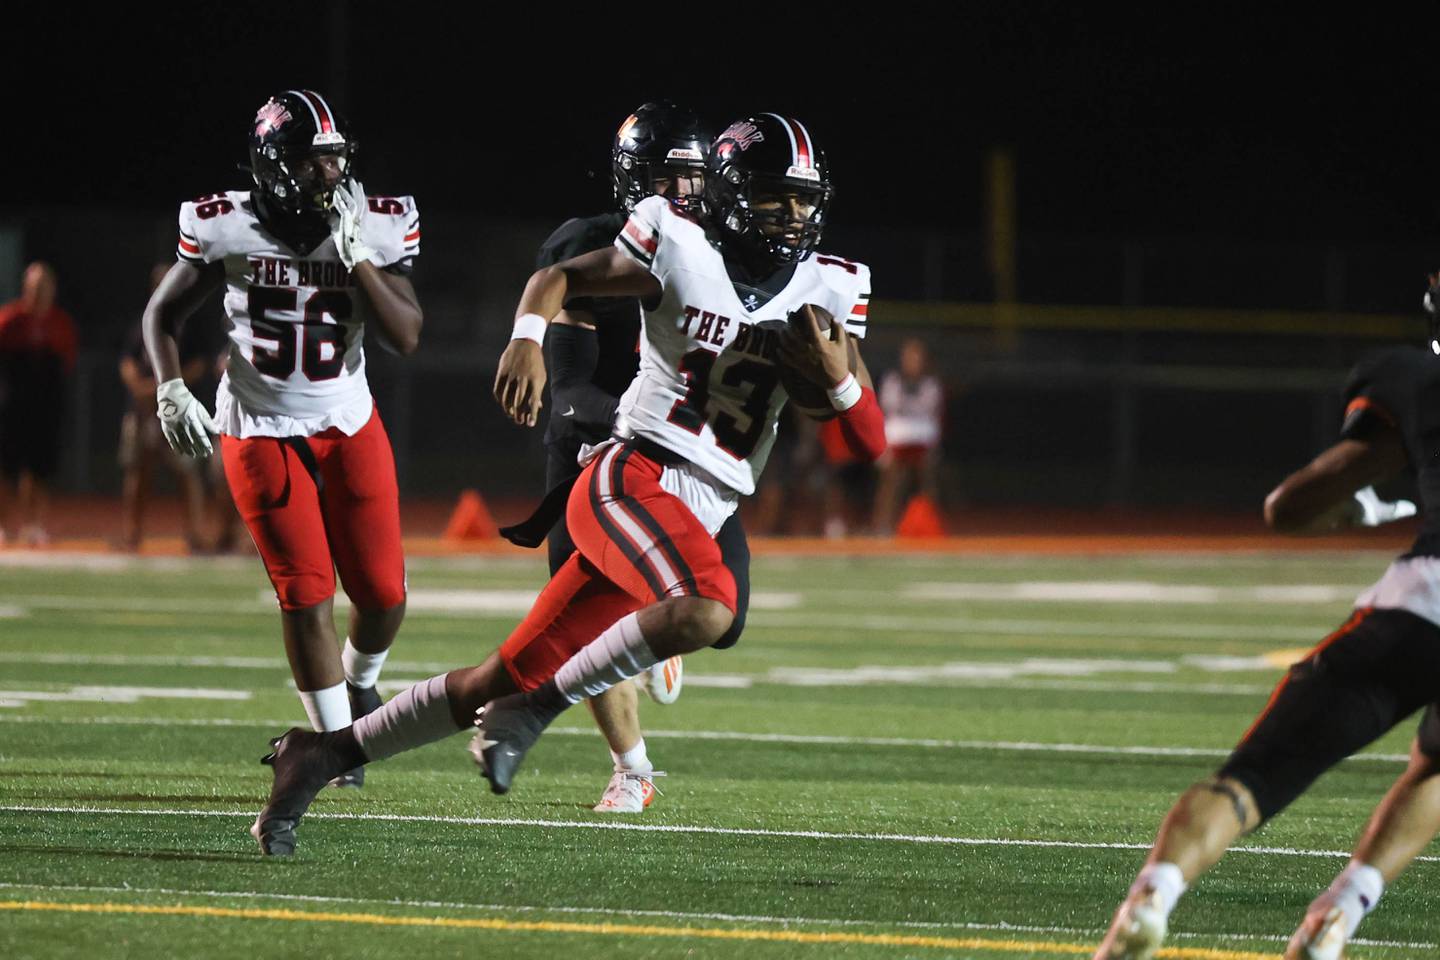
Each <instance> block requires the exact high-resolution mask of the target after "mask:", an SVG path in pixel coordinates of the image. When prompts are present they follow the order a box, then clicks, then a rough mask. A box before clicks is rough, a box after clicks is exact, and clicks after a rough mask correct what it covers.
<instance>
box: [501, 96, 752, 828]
mask: <svg viewBox="0 0 1440 960" xmlns="http://www.w3.org/2000/svg"><path fill="white" fill-rule="evenodd" d="M710 140H711V136H710V134H709V133H707V132H706V128H705V125H704V124H703V123H702V122H701V120H700V118H699V116H698V115H696V113H695V112H694V111H693V110H690V109H688V108H685V107H681V106H678V105H676V104H674V103H671V102H669V101H665V102H661V103H647V104H644V105H643V106H641V107H640V108H639V109H637V110H636V111H635V112H634V113H633V114H631V115H630V116H629V117H628V118H626V120H625V122H624V123H623V124H621V126H620V129H619V131H618V132H617V133H616V134H615V140H614V144H613V146H612V149H611V154H610V161H611V163H610V168H611V182H612V186H613V189H614V197H615V206H616V209H615V211H614V212H612V213H605V214H601V215H599V216H596V217H588V218H585V219H575V220H569V221H567V222H566V223H564V224H563V225H562V226H561V227H560V228H559V229H558V230H556V231H555V232H554V233H553V234H552V235H551V236H550V238H549V239H548V240H546V241H545V244H544V245H543V246H542V247H541V248H540V255H539V257H538V263H537V267H539V268H544V267H549V266H552V265H554V264H556V263H559V262H561V261H563V260H569V259H571V258H573V257H577V256H580V255H581V254H585V253H590V252H591V251H593V250H600V249H605V248H608V247H609V246H610V245H611V244H613V243H614V242H615V236H616V234H618V233H619V232H620V230H621V229H622V228H623V227H624V226H625V221H626V219H627V218H628V217H629V216H630V213H631V212H632V211H633V210H634V209H635V205H636V204H637V203H639V202H641V201H642V200H644V199H645V198H647V197H650V196H653V195H659V196H663V197H665V199H667V200H669V201H670V203H671V204H673V205H674V206H675V207H677V208H678V209H681V210H686V211H690V212H691V213H693V214H695V215H699V214H700V212H701V203H702V202H703V199H704V198H703V194H702V191H703V188H704V183H705V158H706V156H707V155H708V153H709V151H710ZM640 315H641V309H640V302H639V301H638V300H636V299H635V298H634V297H588V298H578V297H576V298H571V299H570V300H569V301H567V302H566V304H565V308H564V309H563V310H561V311H560V313H559V314H557V315H556V316H555V319H554V320H553V321H552V323H551V325H550V328H549V330H548V331H547V333H546V335H545V353H546V364H547V366H548V368H549V372H550V396H551V401H552V409H551V411H550V422H549V424H548V425H547V427H546V429H545V446H546V450H547V452H548V456H547V459H546V464H545V480H546V488H547V489H552V490H553V489H555V488H556V487H557V486H560V485H561V484H567V485H568V484H573V482H574V480H575V478H576V477H578V476H579V475H580V463H579V458H580V456H581V451H582V450H583V449H585V448H586V447H587V446H594V445H596V444H599V443H602V442H604V441H605V440H606V439H607V438H608V437H609V436H610V431H611V429H612V428H613V426H614V423H615V413H616V409H617V407H618V406H619V403H620V395H621V394H622V393H624V392H625V388H626V387H628V386H629V385H630V382H631V381H632V380H634V379H635V373H636V371H637V369H638V367H639V355H638V344H639V338H640ZM551 504H552V509H551V510H550V511H548V512H547V511H544V510H542V511H540V512H538V513H537V515H536V516H535V517H532V518H531V519H530V520H527V521H526V522H525V524H523V525H521V527H522V528H532V529H533V528H536V527H539V528H541V529H543V528H544V526H545V524H546V523H547V522H549V521H551V519H552V516H553V515H554V514H559V516H555V517H553V525H552V526H551V528H550V530H549V536H548V538H547V546H548V548H549V555H550V556H549V559H550V573H551V575H552V576H553V575H554V574H556V573H558V572H559V570H560V568H561V567H562V566H563V565H564V563H565V561H566V560H568V559H569V558H570V555H571V554H572V553H574V552H575V542H574V540H573V539H571V537H570V531H569V528H568V526H567V524H566V522H565V517H564V512H563V509H561V508H563V503H561V502H558V500H556V501H551ZM501 532H502V534H506V535H507V536H510V537H511V538H512V539H514V540H515V542H517V543H522V544H525V545H531V546H533V545H537V543H536V541H538V536H535V533H538V530H536V531H535V533H531V532H530V531H528V530H517V528H506V530H502V531H501ZM527 534H528V536H527ZM715 542H716V543H718V544H719V545H720V551H721V553H722V554H723V555H724V556H725V558H726V565H727V566H728V567H729V568H730V570H731V571H732V572H733V573H734V574H735V587H736V590H735V592H736V613H735V622H734V623H733V624H731V627H730V629H729V630H728V631H727V632H726V634H725V636H724V637H722V638H721V639H720V640H719V641H717V643H716V644H715V646H717V647H729V646H732V645H733V644H734V643H735V642H736V641H737V640H738V639H739V637H740V631H741V630H742V629H743V625H744V620H745V610H746V608H747V606H748V605H749V595H750V583H749V568H750V549H749V545H748V544H747V542H746V539H745V531H744V529H743V528H742V527H741V525H740V517H739V515H738V514H732V515H731V516H730V518H729V519H727V520H726V521H725V523H724V524H723V525H722V526H721V527H720V531H719V533H717V534H716V535H715ZM682 670H683V664H682V661H681V658H679V657H671V658H670V659H668V660H665V661H664V662H662V663H657V664H655V665H654V666H652V667H651V668H650V669H649V670H648V671H646V672H645V673H644V674H642V675H641V676H640V677H637V678H636V681H637V683H640V684H641V686H642V689H644V690H645V691H646V692H647V693H649V694H650V695H651V697H652V698H654V699H655V700H656V701H657V702H659V703H672V702H674V700H675V698H676V697H678V696H679V694H680V687H681V682H682V677H683V673H682ZM635 688H636V684H632V683H630V682H629V681H626V682H625V683H620V684H617V685H615V686H614V687H611V688H610V689H609V690H607V691H605V692H604V693H602V694H600V695H599V696H597V697H594V698H592V699H591V700H589V701H588V704H589V706H590V709H591V712H592V713H593V714H594V716H595V722H596V725H597V726H599V728H600V731H601V733H602V734H603V735H604V737H605V739H606V741H607V742H608V743H609V745H610V753H611V758H612V760H613V761H614V772H613V774H612V775H611V778H610V782H609V784H608V785H607V786H606V788H605V792H604V794H603V795H602V796H601V798H600V802H599V803H598V804H596V805H595V810H596V811H597V812H601V813H640V812H641V811H643V810H644V809H645V808H646V807H648V806H649V805H650V803H651V801H652V800H653V799H654V796H655V783H654V767H653V766H652V764H651V762H650V758H649V756H648V754H647V751H646V748H645V740H644V737H642V736H641V733H640V719H639V712H638V709H637V703H636V692H635Z"/></svg>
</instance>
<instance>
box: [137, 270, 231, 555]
mask: <svg viewBox="0 0 1440 960" xmlns="http://www.w3.org/2000/svg"><path fill="white" fill-rule="evenodd" d="M169 269H170V265H169V264H168V263H161V264H156V265H155V267H154V268H153V269H152V270H151V271H150V292H151V293H154V292H155V288H156V287H158V286H159V285H160V281H161V280H163V279H164V278H165V274H166V272H167V271H169ZM185 347H186V343H185V341H183V340H182V343H181V357H180V363H181V366H182V368H183V371H184V374H183V375H184V377H185V379H186V380H187V381H190V382H194V381H197V380H203V379H204V377H205V374H206V373H207V369H206V368H207V366H208V363H207V357H206V356H205V355H204V354H203V353H202V354H200V355H196V353H195V352H194V351H193V350H186V349H185ZM120 380H121V381H122V382H123V383H124V384H125V387H126V389H127V390H128V391H129V394H130V402H129V405H128V406H127V408H126V410H125V415H124V417H123V418H122V419H121V423H120V469H121V471H122V473H123V474H124V478H123V480H122V482H121V488H120V498H121V501H120V502H121V526H120V542H119V544H118V546H119V547H120V549H122V550H129V551H136V550H139V549H140V544H141V542H142V541H143V540H144V539H145V529H144V528H145V506H146V501H147V500H148V499H149V494H150V483H151V478H152V475H153V473H154V469H155V465H156V464H157V463H160V464H164V465H165V467H166V468H167V469H168V470H169V471H170V472H171V474H173V475H174V477H175V481H176V483H177V484H178V485H179V488H180V493H181V496H182V497H183V498H184V504H185V510H184V515H183V523H184V532H185V533H184V535H185V547H186V549H187V550H188V551H189V552H191V553H198V552H200V551H201V550H203V549H204V546H205V544H204V540H203V539H202V537H201V534H200V530H201V527H202V525H203V523H204V513H205V489H204V484H203V482H202V479H201V471H202V470H204V469H205V466H204V464H202V463H200V462H199V461H195V460H191V459H190V458H188V457H183V456H181V455H180V454H178V453H176V452H175V451H174V450H171V449H170V445H169V444H168V443H166V442H165V435H164V433H163V432H162V431H161V429H160V421H159V420H158V419H156V416H155V403H156V401H155V386H156V384H155V371H154V370H153V369H152V368H151V366H150V358H149V357H148V356H147V355H146V353H145V339H144V336H143V335H142V332H141V329H140V321H139V320H136V321H135V323H134V324H133V325H132V326H131V328H130V331H129V333H127V334H126V336H125V346H124V349H123V350H122V352H121V354H120ZM212 459H217V460H218V455H217V456H216V457H214V458H212ZM221 482H222V484H223V480H222V481H221ZM234 512H235V511H234V508H233V507H232V508H231V509H230V513H232V514H233V513H234ZM230 526H231V528H232V530H233V526H234V524H233V523H232V524H231V525H230ZM231 538H232V540H233V532H232V535H231Z"/></svg>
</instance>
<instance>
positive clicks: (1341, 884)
mask: <svg viewBox="0 0 1440 960" xmlns="http://www.w3.org/2000/svg"><path fill="white" fill-rule="evenodd" d="M1330 892H1331V893H1332V894H1334V896H1335V906H1337V907H1339V908H1340V909H1341V910H1343V911H1344V912H1345V925H1346V928H1347V929H1346V931H1345V936H1346V939H1349V938H1350V937H1352V936H1354V935H1355V928H1356V927H1358V926H1360V921H1361V920H1363V919H1364V918H1365V915H1366V914H1368V913H1369V912H1370V911H1371V910H1374V909H1375V906H1376V905H1377V904H1378V903H1379V902H1380V895H1381V894H1382V893H1384V892H1385V877H1384V875H1383V874H1381V873H1380V871H1379V870H1377V869H1375V868H1374V867H1372V866H1370V865H1369V864H1365V863H1361V862H1360V861H1358V860H1351V861H1350V863H1349V865H1348V866H1346V867H1345V869H1344V870H1341V871H1340V875H1339V876H1338V877H1336V878H1335V880H1334V882H1332V883H1331V884H1330Z"/></svg>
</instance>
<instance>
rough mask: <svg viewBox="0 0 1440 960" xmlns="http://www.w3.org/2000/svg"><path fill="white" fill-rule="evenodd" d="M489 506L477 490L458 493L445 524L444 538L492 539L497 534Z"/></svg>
mask: <svg viewBox="0 0 1440 960" xmlns="http://www.w3.org/2000/svg"><path fill="white" fill-rule="evenodd" d="M499 535H500V534H499V530H498V529H497V528H496V526H495V520H494V518H493V517H491V516H490V508H489V507H487V506H485V500H484V498H483V497H481V496H480V491H478V490H466V491H464V492H462V493H461V494H460V500H459V501H458V502H457V503H456V504H455V511H454V512H453V513H451V514H450V522H449V523H447V524H446V525H445V535H444V538H445V539H446V540H492V539H494V538H495V537H497V536H499Z"/></svg>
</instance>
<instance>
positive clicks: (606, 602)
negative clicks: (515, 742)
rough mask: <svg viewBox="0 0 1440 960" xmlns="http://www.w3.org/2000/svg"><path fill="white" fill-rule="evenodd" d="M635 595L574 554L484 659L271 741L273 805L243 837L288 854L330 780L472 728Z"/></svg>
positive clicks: (624, 607) (272, 852) (551, 668)
mask: <svg viewBox="0 0 1440 960" xmlns="http://www.w3.org/2000/svg"><path fill="white" fill-rule="evenodd" d="M635 605H636V601H635V600H634V598H632V597H630V596H629V595H628V594H625V593H624V592H623V591H620V590H619V589H618V588H616V587H615V586H614V585H613V584H610V583H609V582H608V581H605V580H604V579H603V578H602V577H599V576H598V572H597V571H596V570H595V568H594V567H593V566H589V565H584V566H582V564H581V559H580V557H579V556H578V555H576V556H575V557H574V558H573V560H572V562H570V563H567V564H566V565H565V566H564V567H562V568H561V570H560V572H559V573H558V574H557V575H556V576H555V577H553V578H552V579H551V580H550V582H549V583H548V584H547V585H546V587H545V589H544V590H542V591H541V593H540V596H539V597H538V598H537V599H536V601H535V605H534V607H532V608H531V611H530V613H529V615H527V616H526V618H525V620H524V621H522V622H521V624H520V626H518V627H517V628H516V629H515V631H514V632H513V633H512V634H511V635H510V638H509V639H507V640H506V642H505V643H504V644H503V645H502V646H501V648H500V649H499V650H497V651H496V652H495V653H493V654H491V656H490V657H488V658H487V659H486V660H485V661H484V662H483V663H481V664H479V665H477V666H473V667H464V668H461V669H458V670H452V671H450V672H449V673H444V674H440V675H438V676H434V677H431V678H430V679H428V680H424V681H421V682H420V683H417V684H415V685H413V686H411V687H409V688H407V689H405V690H402V691H401V692H400V693H399V694H397V695H396V696H394V697H393V698H391V699H390V700H389V701H388V702H386V703H385V704H384V705H383V706H381V707H380V708H379V709H378V710H375V711H374V712H373V713H370V714H368V715H366V716H364V717H361V718H360V719H359V720H357V721H356V722H355V723H354V724H353V725H352V726H351V727H348V728H346V729H344V730H340V731H338V732H324V733H308V732H306V731H302V730H295V729H292V730H290V731H288V732H287V733H286V734H285V735H284V736H282V737H278V738H276V739H275V740H272V741H271V746H272V747H274V748H275V749H274V752H273V753H272V754H271V755H270V756H268V757H266V758H265V762H266V763H268V764H269V765H271V766H272V767H273V768H274V782H273V783H272V784H271V789H270V799H269V802H268V803H267V804H266V805H265V808H264V809H263V810H262V811H261V812H260V815H259V816H258V817H257V818H256V820H255V823H254V825H252V827H251V829H250V832H251V834H252V835H253V836H254V837H255V839H256V840H257V841H258V842H259V843H260V849H261V851H262V852H264V853H265V854H267V855H271V856H288V855H289V854H290V853H292V852H294V848H295V828H296V826H297V825H298V824H299V822H300V819H301V817H302V816H304V813H305V811H306V809H308V807H309V805H310V803H311V801H312V800H314V798H315V795H316V793H318V792H319V790H320V789H321V788H322V787H323V786H324V785H325V784H326V783H327V782H329V781H330V780H331V779H332V778H334V777H336V776H338V775H340V774H341V773H343V772H345V771H348V770H351V769H353V768H356V767H359V766H362V765H364V764H366V763H369V762H372V761H375V760H384V759H387V758H389V757H392V756H394V755H395V754H397V753H402V752H404V751H407V750H412V749H414V748H416V747H420V746H424V745H425V744H428V743H433V742H435V741H437V740H442V739H444V738H445V737H448V736H451V735H452V734H455V733H457V732H459V731H460V730H465V729H472V728H473V723H474V720H475V714H476V711H477V709H478V708H479V707H480V706H482V705H483V704H485V703H486V702H487V701H489V700H492V699H494V698H496V697H501V696H504V695H506V694H510V693H515V692H517V691H519V690H522V689H529V688H533V687H534V686H535V685H536V684H538V683H540V682H542V681H543V680H544V678H545V677H547V676H549V675H550V674H551V673H553V672H554V670H555V668H556V666H557V665H558V664H560V663H563V662H564V660H565V658H566V657H567V656H568V655H569V653H570V652H571V651H572V650H573V649H574V647H575V645H576V641H574V640H567V639H566V636H567V634H575V635H579V636H594V635H595V633H597V632H599V631H601V630H603V629H604V627H605V626H606V625H607V624H609V623H611V622H613V620H614V618H615V617H618V616H621V615H623V614H624V613H626V612H629V611H633V610H634V608H635Z"/></svg>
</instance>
